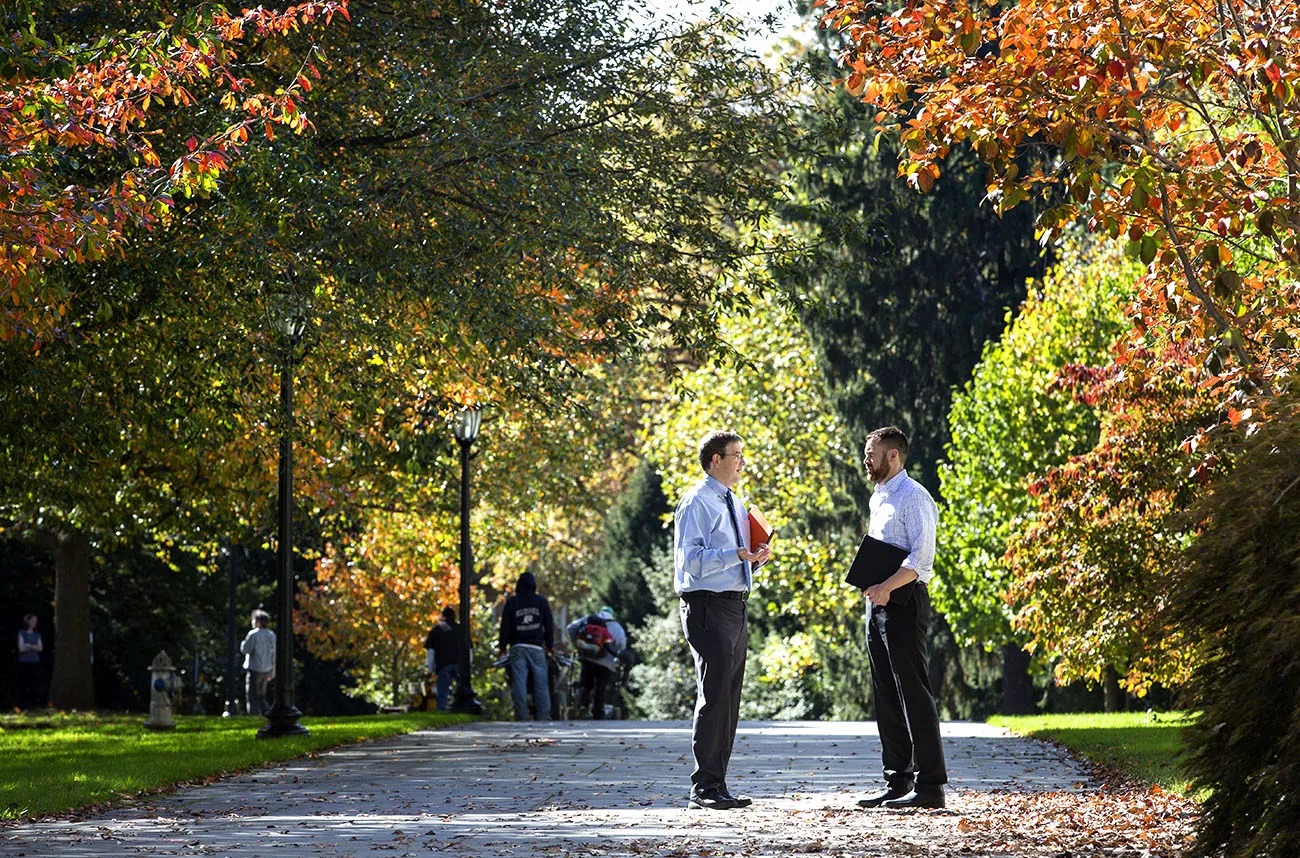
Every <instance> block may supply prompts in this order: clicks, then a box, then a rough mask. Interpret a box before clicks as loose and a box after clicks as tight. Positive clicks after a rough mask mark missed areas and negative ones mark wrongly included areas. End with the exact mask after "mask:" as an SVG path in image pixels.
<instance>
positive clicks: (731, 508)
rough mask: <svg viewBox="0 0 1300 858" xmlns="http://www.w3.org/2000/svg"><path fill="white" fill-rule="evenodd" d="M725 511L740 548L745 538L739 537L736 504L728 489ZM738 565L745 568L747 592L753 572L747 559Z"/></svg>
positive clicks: (743, 545)
mask: <svg viewBox="0 0 1300 858" xmlns="http://www.w3.org/2000/svg"><path fill="white" fill-rule="evenodd" d="M727 512H728V513H729V514H728V516H727V517H728V518H730V519H731V530H732V532H733V533H735V534H736V545H738V546H740V547H741V548H744V547H745V540H743V539H741V538H740V521H739V520H737V518H736V504H735V502H734V501H733V500H732V499H731V490H730V489H728V490H727ZM740 565H741V566H742V567H743V568H744V570H745V592H746V593H748V592H749V591H750V590H752V589H753V584H754V577H753V573H752V572H751V571H750V568H749V561H748V560H742V561H740Z"/></svg>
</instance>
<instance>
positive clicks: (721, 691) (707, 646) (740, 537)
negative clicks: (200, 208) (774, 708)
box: [673, 432, 771, 810]
mask: <svg viewBox="0 0 1300 858" xmlns="http://www.w3.org/2000/svg"><path fill="white" fill-rule="evenodd" d="M741 447H742V441H741V439H740V436H739V435H737V434H735V433H734V432H710V433H709V434H708V435H706V436H705V437H704V440H703V441H701V442H700V451H699V453H700V468H702V469H703V471H704V475H705V476H704V479H702V480H701V481H700V482H699V483H697V484H696V485H695V486H694V487H693V488H691V489H690V490H689V491H687V492H686V495H685V497H683V498H682V500H681V503H679V504H678V505H677V512H676V514H675V516H674V519H673V520H674V525H675V533H674V541H673V546H674V563H673V566H674V575H675V581H674V584H675V588H676V590H677V593H678V595H680V596H681V616H682V631H683V632H685V634H686V643H687V645H688V646H690V648H691V655H692V656H693V657H694V659H695V720H694V722H693V724H692V725H691V752H692V754H693V755H694V757H695V770H694V771H693V772H692V773H691V794H690V803H691V805H693V806H695V807H702V808H708V809H710V810H726V809H730V808H734V807H746V806H748V805H750V804H752V802H751V801H750V799H748V798H746V797H744V796H733V795H732V794H731V793H730V792H729V791H728V789H727V765H728V763H729V762H730V760H731V748H732V745H733V744H734V743H735V739H736V721H737V719H738V718H739V717H740V686H741V682H742V680H743V679H744V677H745V649H746V646H747V645H748V642H749V630H748V625H747V619H746V616H745V600H746V599H748V598H749V591H750V589H751V588H752V586H753V571H754V569H755V568H756V567H757V566H761V565H762V564H763V563H765V562H766V561H767V559H768V557H769V556H770V555H771V549H770V548H769V547H768V546H767V544H766V543H764V544H762V545H758V546H750V544H749V515H748V513H747V512H746V510H745V506H744V504H742V503H741V502H740V499H739V498H737V497H736V496H735V494H734V493H733V492H732V489H733V488H734V487H735V485H736V483H738V482H739V481H740V475H741V472H742V471H744V469H745V457H744V454H743V453H742V452H741ZM751 548H752V550H751Z"/></svg>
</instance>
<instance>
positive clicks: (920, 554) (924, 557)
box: [903, 495, 939, 584]
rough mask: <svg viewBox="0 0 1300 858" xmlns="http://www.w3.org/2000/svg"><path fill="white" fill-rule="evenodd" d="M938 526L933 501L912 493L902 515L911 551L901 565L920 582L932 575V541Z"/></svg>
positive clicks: (926, 580)
mask: <svg viewBox="0 0 1300 858" xmlns="http://www.w3.org/2000/svg"><path fill="white" fill-rule="evenodd" d="M938 527H939V515H938V508H937V507H935V505H934V502H933V501H931V500H930V499H929V498H928V497H917V496H915V495H914V496H913V497H912V498H911V501H910V503H909V504H908V507H907V514H906V515H905V516H904V517H903V528H904V530H905V531H906V532H907V542H908V544H909V545H911V546H912V553H911V554H909V555H907V559H905V560H904V561H903V565H904V566H906V567H907V568H908V569H911V570H913V571H914V572H916V577H917V578H919V579H920V581H921V583H922V584H925V583H928V582H929V580H930V578H931V577H933V575H934V541H935V531H936V530H938Z"/></svg>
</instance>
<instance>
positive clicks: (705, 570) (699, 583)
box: [673, 476, 749, 593]
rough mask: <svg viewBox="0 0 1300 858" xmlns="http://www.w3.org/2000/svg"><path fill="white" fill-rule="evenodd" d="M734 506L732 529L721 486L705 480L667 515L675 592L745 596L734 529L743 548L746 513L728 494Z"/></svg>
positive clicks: (710, 480)
mask: <svg viewBox="0 0 1300 858" xmlns="http://www.w3.org/2000/svg"><path fill="white" fill-rule="evenodd" d="M732 503H733V504H735V507H736V527H735V528H733V527H732V524H731V521H730V517H731V514H730V512H729V511H728V510H727V487H726V486H724V485H723V484H722V483H720V482H718V481H717V480H715V479H714V478H713V477H710V476H705V478H704V479H703V480H701V481H700V482H699V483H698V484H696V485H695V486H694V487H693V488H692V489H690V491H688V492H687V493H686V495H685V496H684V497H683V498H682V500H681V503H679V504H677V512H676V514H675V515H674V516H673V523H674V535H673V549H674V550H673V555H674V563H673V566H674V567H675V571H676V575H675V579H674V586H675V588H676V590H677V592H678V593H689V592H691V591H692V590H711V591H714V592H718V593H721V592H725V591H728V590H738V591H740V592H742V593H743V592H745V590H746V589H747V588H746V586H745V564H744V563H743V562H742V561H741V559H740V558H739V557H738V556H736V549H737V548H739V547H741V546H740V545H737V544H736V530H737V529H739V531H740V538H741V539H742V540H743V542H744V547H746V548H748V547H749V544H748V543H749V512H748V511H747V510H746V509H745V505H744V504H743V503H741V502H740V498H739V497H737V496H736V495H735V493H734V492H733V493H732Z"/></svg>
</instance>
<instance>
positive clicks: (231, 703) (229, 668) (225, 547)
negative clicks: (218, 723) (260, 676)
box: [221, 542, 239, 718]
mask: <svg viewBox="0 0 1300 858" xmlns="http://www.w3.org/2000/svg"><path fill="white" fill-rule="evenodd" d="M221 557H222V558H223V559H224V560H225V561H226V585H227V592H226V708H225V710H224V711H223V712H222V713H221V714H222V716H223V717H226V718H229V717H231V716H232V715H238V714H239V703H238V697H239V685H238V680H236V678H235V671H237V670H239V659H238V657H237V656H236V655H235V646H236V644H235V553H234V552H233V551H231V550H230V543H228V542H222V544H221Z"/></svg>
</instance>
